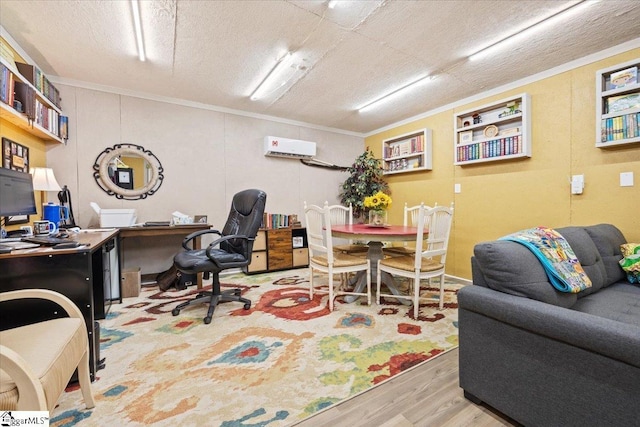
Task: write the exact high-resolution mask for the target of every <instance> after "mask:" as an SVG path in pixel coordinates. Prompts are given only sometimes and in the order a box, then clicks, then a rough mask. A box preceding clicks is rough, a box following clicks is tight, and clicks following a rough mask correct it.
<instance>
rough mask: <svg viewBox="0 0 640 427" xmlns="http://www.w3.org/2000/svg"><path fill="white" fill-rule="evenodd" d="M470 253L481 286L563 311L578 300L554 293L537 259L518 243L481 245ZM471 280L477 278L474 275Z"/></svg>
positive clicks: (570, 296)
mask: <svg viewBox="0 0 640 427" xmlns="http://www.w3.org/2000/svg"><path fill="white" fill-rule="evenodd" d="M473 253H474V257H475V260H474V263H473V267H474V268H478V269H479V270H480V272H479V273H480V274H481V275H482V278H483V279H484V283H482V284H483V285H484V284H486V286H487V287H488V288H490V289H493V290H496V291H500V292H504V293H507V294H511V295H515V296H520V297H525V298H531V299H535V300H537V301H542V302H545V303H548V304H553V305H557V306H560V307H565V308H569V307H571V306H572V305H573V304H574V303H575V302H576V301H577V299H578V297H577V294H572V293H566V292H559V291H557V290H556V289H555V288H554V287H553V285H552V284H551V283H550V282H549V278H548V277H547V273H546V272H545V270H544V268H543V267H542V264H540V261H538V258H536V256H535V255H534V254H533V253H532V252H531V251H530V250H529V249H527V248H526V247H525V246H523V245H521V244H519V243H516V242H512V241H509V240H497V241H492V242H483V243H479V244H477V245H476V246H475V247H474V248H473ZM474 277H477V274H476V273H474ZM475 282H476V280H474V283H475Z"/></svg>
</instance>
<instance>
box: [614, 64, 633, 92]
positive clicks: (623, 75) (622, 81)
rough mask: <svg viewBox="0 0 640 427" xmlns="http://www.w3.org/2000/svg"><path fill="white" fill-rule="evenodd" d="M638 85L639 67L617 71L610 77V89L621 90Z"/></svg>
mask: <svg viewBox="0 0 640 427" xmlns="http://www.w3.org/2000/svg"><path fill="white" fill-rule="evenodd" d="M636 83H638V67H630V68H626V69H624V70H620V71H616V72H615V73H611V75H610V76H609V85H610V89H619V88H621V87H625V86H627V85H631V84H636Z"/></svg>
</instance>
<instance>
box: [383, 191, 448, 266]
mask: <svg viewBox="0 0 640 427" xmlns="http://www.w3.org/2000/svg"><path fill="white" fill-rule="evenodd" d="M437 205H438V204H437V203H436V206H437ZM420 206H423V207H424V208H425V209H431V208H430V207H429V206H426V205H425V204H424V203H420V204H419V205H415V206H409V205H408V204H407V203H406V202H405V204H404V217H403V221H402V224H403V225H404V226H405V227H407V226H411V227H417V226H418V217H419V216H420ZM425 228H426V229H429V224H425ZM414 253H415V247H414V245H413V243H412V242H402V246H387V247H385V248H384V254H385V255H390V256H398V255H413V254H414Z"/></svg>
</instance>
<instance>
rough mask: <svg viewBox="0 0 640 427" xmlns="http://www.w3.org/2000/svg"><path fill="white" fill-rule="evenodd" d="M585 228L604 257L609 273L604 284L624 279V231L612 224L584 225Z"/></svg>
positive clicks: (606, 269)
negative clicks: (621, 263) (622, 249)
mask: <svg viewBox="0 0 640 427" xmlns="http://www.w3.org/2000/svg"><path fill="white" fill-rule="evenodd" d="M584 229H585V230H586V232H587V233H588V234H589V236H591V239H592V240H593V243H595V245H596V248H597V249H598V252H600V256H601V257H602V262H603V263H604V267H605V271H606V273H607V277H606V279H605V282H604V286H609V285H611V284H612V283H616V282H618V281H620V280H624V279H625V277H626V275H625V274H624V271H623V270H622V267H620V264H619V261H620V260H621V259H622V252H621V251H620V245H623V244H625V243H627V240H626V239H625V238H624V236H623V235H622V232H621V231H620V230H619V229H618V228H617V227H616V226H614V225H612V224H598V225H590V226H588V227H584Z"/></svg>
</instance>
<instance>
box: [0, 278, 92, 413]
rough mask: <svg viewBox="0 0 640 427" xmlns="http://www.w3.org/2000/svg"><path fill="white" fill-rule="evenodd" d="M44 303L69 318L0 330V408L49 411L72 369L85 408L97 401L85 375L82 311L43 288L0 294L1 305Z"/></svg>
mask: <svg viewBox="0 0 640 427" xmlns="http://www.w3.org/2000/svg"><path fill="white" fill-rule="evenodd" d="M34 298H35V299H45V300H49V301H53V302H54V303H56V304H58V305H59V306H60V307H61V308H62V309H63V310H64V311H66V312H67V314H68V315H69V317H63V318H56V319H52V320H45V321H41V322H35V323H32V324H28V325H24V326H19V327H16V328H12V329H7V330H4V331H1V332H0V367H1V368H2V369H1V370H0V410H1V411H10V410H18V411H49V412H50V411H52V410H53V408H55V406H56V403H57V402H58V398H59V397H60V395H61V394H62V392H63V391H64V389H65V388H66V387H67V383H68V382H69V380H70V379H71V377H72V375H73V373H74V371H75V370H76V368H77V369H78V381H79V382H80V389H81V391H82V396H83V398H84V402H85V405H86V406H87V408H93V407H94V406H95V402H94V400H93V395H92V393H91V378H90V377H89V340H88V338H87V328H86V326H85V322H84V318H83V317H82V313H81V312H80V309H78V307H77V306H76V305H75V304H74V303H73V302H71V300H70V299H68V298H67V297H65V296H64V295H62V294H59V293H57V292H54V291H50V290H45V289H23V290H18V291H9V292H1V293H0V302H2V303H4V304H6V301H12V300H18V299H34Z"/></svg>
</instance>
